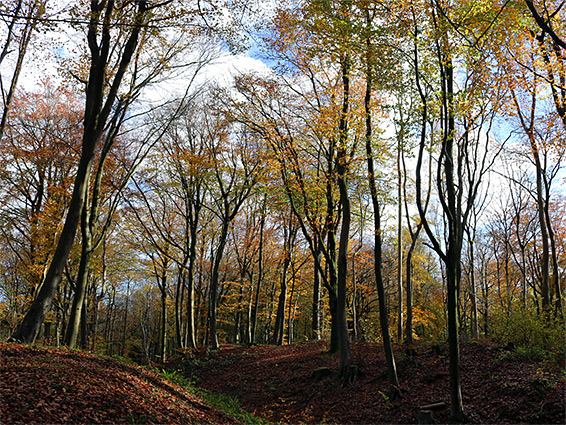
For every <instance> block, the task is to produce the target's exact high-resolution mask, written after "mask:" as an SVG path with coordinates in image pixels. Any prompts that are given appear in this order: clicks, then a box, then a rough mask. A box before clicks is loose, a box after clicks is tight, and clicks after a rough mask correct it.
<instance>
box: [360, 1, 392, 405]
mask: <svg viewBox="0 0 566 425" xmlns="http://www.w3.org/2000/svg"><path fill="white" fill-rule="evenodd" d="M365 12H366V25H367V26H368V28H369V26H370V25H371V22H370V17H369V11H368V10H366V11H365ZM366 48H367V51H366V54H367V58H366V66H367V67H368V68H367V73H366V92H365V97H364V110H365V124H366V134H365V142H366V155H367V168H368V183H369V188H370V193H371V200H372V206H373V217H374V270H375V284H376V287H377V296H378V302H379V323H380V325H381V336H382V339H383V348H384V351H385V360H386V363H387V375H388V378H389V393H390V396H391V398H397V397H398V396H399V395H400V391H399V379H398V377H397V366H396V364H395V355H394V353H393V344H392V342H391V335H390V333H389V317H388V316H389V315H388V312H387V304H386V301H385V287H384V285H383V276H382V271H381V270H382V252H381V249H382V248H381V211H380V207H379V198H378V193H377V184H376V181H375V166H374V160H373V157H374V155H373V147H372V141H373V140H372V137H373V136H372V135H373V125H372V120H371V95H372V89H373V73H372V67H373V46H372V44H371V39H370V37H369V36H368V38H367V39H366Z"/></svg>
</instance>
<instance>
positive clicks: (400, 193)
mask: <svg viewBox="0 0 566 425" xmlns="http://www.w3.org/2000/svg"><path fill="white" fill-rule="evenodd" d="M402 125H403V124H402ZM402 141H403V131H400V134H399V136H398V140H397V185H398V187H397V293H398V296H399V297H398V305H397V310H398V312H397V340H398V341H399V342H401V341H402V340H403V202H402V198H403V181H402V172H401V149H403V143H402Z"/></svg>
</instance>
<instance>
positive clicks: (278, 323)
mask: <svg viewBox="0 0 566 425" xmlns="http://www.w3.org/2000/svg"><path fill="white" fill-rule="evenodd" d="M286 245H287V244H286ZM284 255H285V258H284V260H283V272H282V273H281V291H280V292H279V302H278V303H277V315H276V316H275V327H274V329H273V337H272V338H271V343H272V344H276V345H283V336H284V335H285V304H286V302H287V272H288V270H289V264H290V263H291V253H290V252H289V251H287V250H285V254H284Z"/></svg>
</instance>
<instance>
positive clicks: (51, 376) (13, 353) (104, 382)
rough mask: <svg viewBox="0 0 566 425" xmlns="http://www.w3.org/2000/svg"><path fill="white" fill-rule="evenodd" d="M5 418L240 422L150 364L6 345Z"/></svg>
mask: <svg viewBox="0 0 566 425" xmlns="http://www.w3.org/2000/svg"><path fill="white" fill-rule="evenodd" d="M0 406H1V416H0V422H1V423H3V424H18V423H26V424H28V423H29V424H32V423H57V424H60V423H140V422H142V423H183V424H192V423H195V424H196V423H203V422H205V423H234V421H233V420H232V419H231V418H229V417H227V416H226V415H224V414H223V413H222V412H219V411H217V410H215V409H213V408H210V407H209V406H205V405H204V404H203V402H202V401H201V400H199V399H197V398H196V397H195V396H193V395H192V394H190V393H188V392H187V391H185V390H184V389H183V388H181V387H179V386H176V385H174V384H171V383H169V382H167V381H165V380H164V379H162V378H161V377H160V376H159V375H157V374H155V373H153V372H151V371H149V370H146V369H144V368H141V367H138V366H135V365H130V364H126V363H122V362H118V361H116V360H113V359H106V358H101V357H96V356H92V355H90V354H88V353H84V352H79V351H69V350H65V349H53V348H38V347H33V346H24V345H19V344H0Z"/></svg>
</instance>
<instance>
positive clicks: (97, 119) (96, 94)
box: [10, 1, 147, 343]
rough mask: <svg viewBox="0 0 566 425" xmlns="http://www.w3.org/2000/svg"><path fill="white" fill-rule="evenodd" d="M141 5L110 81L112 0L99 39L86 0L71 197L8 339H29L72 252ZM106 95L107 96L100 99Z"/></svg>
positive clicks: (96, 14)
mask: <svg viewBox="0 0 566 425" xmlns="http://www.w3.org/2000/svg"><path fill="white" fill-rule="evenodd" d="M146 7H147V1H139V2H138V11H137V13H136V23H135V24H134V25H133V26H132V28H131V33H130V35H129V37H128V40H127V42H126V43H125V44H124V48H123V51H122V56H121V61H120V64H119V66H118V69H117V70H116V72H115V74H114V80H113V81H112V83H111V84H110V85H109V84H108V83H109V81H108V76H107V75H106V72H107V62H108V57H109V52H110V50H111V47H112V46H111V42H112V39H111V37H110V27H111V20H110V15H111V14H112V13H113V9H114V2H113V1H109V2H108V3H107V5H106V10H105V12H104V16H105V19H104V20H103V23H102V33H103V36H102V38H101V44H100V45H99V43H98V40H97V36H98V29H99V26H100V25H99V24H100V23H101V22H100V18H101V15H102V14H101V12H102V10H99V5H98V4H97V2H94V1H93V2H92V3H91V14H90V25H89V29H88V35H87V38H88V41H89V48H90V52H91V63H90V70H89V79H88V85H87V93H86V100H85V114H84V132H83V138H82V147H81V157H80V160H79V165H78V169H77V174H76V177H75V182H74V185H73V192H72V195H71V201H70V203H69V208H68V211H67V216H66V218H65V224H64V226H63V229H62V231H61V235H60V236H59V241H58V243H57V248H56V249H55V253H54V255H53V259H52V261H51V264H50V266H49V269H48V271H47V275H46V277H45V280H44V282H43V285H42V287H41V290H40V291H39V293H38V294H37V297H36V298H35V299H34V301H33V303H32V305H31V306H30V309H29V310H28V312H27V314H26V315H25V317H24V319H23V320H22V323H21V324H20V326H19V327H18V328H17V329H16V331H15V332H14V334H13V335H12V336H11V337H10V340H12V341H19V342H23V343H33V342H34V341H35V339H36V337H37V335H38V333H39V331H40V329H41V324H42V323H43V321H44V319H45V316H46V314H47V312H48V311H49V310H50V309H51V304H52V302H53V298H54V297H55V293H56V291H57V288H58V286H59V283H60V281H61V276H62V274H63V270H64V267H65V264H66V263H67V258H68V257H69V253H70V252H71V248H72V246H73V242H74V240H75V234H76V232H77V228H78V225H79V222H80V219H81V212H82V209H83V205H84V203H85V199H86V195H87V190H88V182H89V176H90V173H91V169H92V165H93V159H94V152H95V150H96V147H97V145H98V143H99V141H100V138H101V136H102V134H103V132H104V129H105V127H106V122H107V120H108V116H109V114H110V112H111V110H112V107H113V105H114V101H115V99H116V96H117V94H118V90H119V87H120V85H121V82H122V79H123V77H124V74H125V72H126V70H127V68H128V65H129V63H130V60H131V58H132V55H133V54H134V52H135V50H136V47H137V44H138V37H139V33H140V30H141V28H142V25H143V22H144V18H143V17H144V15H145V12H146ZM105 95H106V100H104V96H105Z"/></svg>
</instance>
